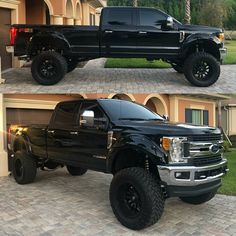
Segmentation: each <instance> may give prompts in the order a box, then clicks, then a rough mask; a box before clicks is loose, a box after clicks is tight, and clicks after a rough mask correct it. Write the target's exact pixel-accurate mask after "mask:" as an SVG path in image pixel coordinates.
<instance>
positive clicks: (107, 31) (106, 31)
mask: <svg viewBox="0 0 236 236" xmlns="http://www.w3.org/2000/svg"><path fill="white" fill-rule="evenodd" d="M112 33H113V31H112V30H105V34H112Z"/></svg>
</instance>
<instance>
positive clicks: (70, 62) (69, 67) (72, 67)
mask: <svg viewBox="0 0 236 236" xmlns="http://www.w3.org/2000/svg"><path fill="white" fill-rule="evenodd" d="M77 66H78V61H77V60H73V59H67V73H70V72H72V71H73V70H75V69H76V68H77Z"/></svg>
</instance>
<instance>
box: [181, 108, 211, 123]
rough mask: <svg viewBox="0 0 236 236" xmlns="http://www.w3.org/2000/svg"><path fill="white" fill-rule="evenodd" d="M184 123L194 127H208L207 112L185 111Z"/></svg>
mask: <svg viewBox="0 0 236 236" xmlns="http://www.w3.org/2000/svg"><path fill="white" fill-rule="evenodd" d="M185 122H186V123H189V124H194V125H209V111H208V110H198V109H185Z"/></svg>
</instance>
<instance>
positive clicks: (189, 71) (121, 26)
mask: <svg viewBox="0 0 236 236" xmlns="http://www.w3.org/2000/svg"><path fill="white" fill-rule="evenodd" d="M7 51H8V52H13V51H14V55H15V56H16V57H19V59H22V60H28V61H30V60H32V61H33V62H32V67H31V71H32V76H33V78H34V79H35V80H36V81H37V82H38V83H40V84H42V85H53V84H56V83H58V82H59V81H60V80H61V79H63V77H64V76H65V74H66V73H68V72H71V71H73V70H74V69H75V68H76V67H77V64H78V62H80V61H86V60H90V59H95V58H100V57H107V58H112V57H113V58H132V57H136V58H146V59H147V60H159V59H162V60H163V61H166V62H168V63H170V64H171V65H172V67H173V68H174V69H175V70H176V71H177V72H179V73H184V75H185V77H186V78H187V80H188V81H189V82H190V83H192V84H193V85H195V86H200V87H207V86H210V85H212V84H214V83H215V82H216V81H217V80H218V78H219V76H220V63H221V62H222V60H223V57H224V56H225V55H226V49H225V48H224V32H223V31H222V30H221V29H218V28H212V27H207V26H196V25H184V24H181V23H180V22H179V21H177V20H175V19H174V18H172V17H171V16H169V15H168V14H166V13H164V12H162V11H160V10H157V9H152V8H131V7H107V8H104V9H103V10H102V14H101V20H100V26H58V25H13V26H12V28H11V46H7Z"/></svg>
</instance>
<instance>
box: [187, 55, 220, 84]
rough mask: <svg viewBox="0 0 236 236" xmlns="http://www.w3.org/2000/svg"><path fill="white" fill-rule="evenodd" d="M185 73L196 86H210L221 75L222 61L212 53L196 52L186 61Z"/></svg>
mask: <svg viewBox="0 0 236 236" xmlns="http://www.w3.org/2000/svg"><path fill="white" fill-rule="evenodd" d="M184 75H185V77H186V78H187V80H188V81H189V82H190V83H191V84H193V85H195V86H198V87H209V86H211V85H212V84H214V83H215V82H216V81H217V80H218V79H219V77H220V63H219V62H218V61H217V59H216V58H215V57H214V56H212V55H211V54H208V53H205V52H198V53H194V54H192V55H190V56H189V57H188V58H187V59H186V61H185V64H184Z"/></svg>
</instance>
